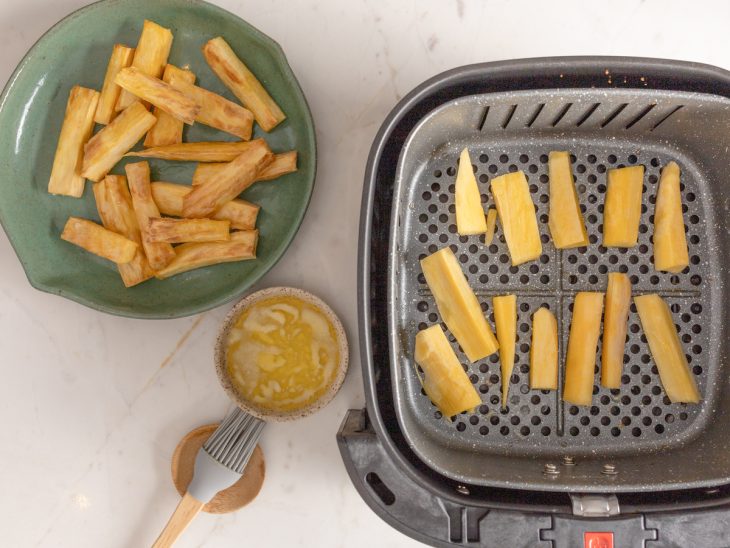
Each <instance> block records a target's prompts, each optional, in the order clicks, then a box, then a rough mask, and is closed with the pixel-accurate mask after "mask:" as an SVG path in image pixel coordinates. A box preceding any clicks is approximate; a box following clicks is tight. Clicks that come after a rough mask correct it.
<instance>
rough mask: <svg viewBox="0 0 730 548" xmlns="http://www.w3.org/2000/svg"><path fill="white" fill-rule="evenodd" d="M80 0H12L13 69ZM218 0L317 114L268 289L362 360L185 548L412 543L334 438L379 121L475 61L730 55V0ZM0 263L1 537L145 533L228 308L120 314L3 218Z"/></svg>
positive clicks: (193, 415)
mask: <svg viewBox="0 0 730 548" xmlns="http://www.w3.org/2000/svg"><path fill="white" fill-rule="evenodd" d="M85 3H86V2H84V0H4V1H3V2H1V3H0V81H2V82H4V81H5V80H6V79H7V78H8V77H9V75H10V73H11V72H12V70H13V68H14V67H15V65H16V63H17V62H18V61H19V60H20V58H21V57H22V55H23V54H24V53H25V51H26V50H27V49H28V48H29V47H30V46H31V45H32V44H33V42H34V41H35V40H36V39H37V38H38V37H39V36H40V35H41V34H42V33H43V32H44V31H45V30H46V29H48V28H49V27H50V26H51V25H52V24H53V23H55V22H56V21H57V20H58V19H60V18H61V17H63V16H65V15H67V14H68V13H70V12H71V11H73V10H74V9H76V8H79V7H81V6H82V5H84V4H85ZM216 3H218V4H220V5H221V6H223V7H224V8H226V9H228V10H230V11H232V12H234V13H236V14H238V15H239V16H241V17H243V18H244V19H246V20H248V21H249V22H250V23H252V24H253V25H255V26H257V27H258V28H259V29H261V30H262V31H263V32H265V33H267V34H269V35H270V36H272V37H273V38H274V39H276V40H277V41H278V42H279V43H280V44H281V45H282V46H283V48H284V50H285V51H286V52H287V54H288V57H289V60H290V63H291V65H292V67H293V68H294V71H295V72H296V74H297V76H298V77H299V80H300V82H301V85H302V87H303V88H304V92H305V94H306V95H307V97H308V99H309V103H310V105H311V108H312V111H313V115H314V118H315V123H316V126H317V138H318V148H319V169H318V178H317V185H316V187H315V191H314V196H313V200H312V205H311V207H310V209H309V213H308V215H307V217H306V219H305V221H304V224H303V225H302V227H301V230H300V231H299V234H298V236H297V238H296V240H295V241H294V244H293V246H292V247H291V248H290V250H289V251H288V253H287V255H286V256H285V257H284V259H283V260H282V261H281V262H280V263H279V264H278V265H277V266H276V267H275V268H274V269H273V270H272V271H271V272H270V274H269V275H268V276H266V277H265V279H264V280H263V281H262V282H261V283H260V284H259V287H265V286H269V285H277V284H284V285H292V286H298V287H302V288H305V289H308V290H310V291H313V292H314V293H316V294H318V295H320V296H321V297H322V298H324V299H325V300H326V301H328V302H329V303H330V304H331V306H332V307H333V308H334V309H335V310H336V311H337V312H338V313H339V314H340V315H341V317H342V320H343V322H344V323H345V325H346V328H347V330H348V332H349V336H350V345H351V348H352V358H351V366H350V372H349V374H348V378H347V380H346V383H345V386H344V388H343V389H342V391H341V392H340V394H339V395H338V396H337V398H336V399H335V401H334V402H333V403H332V404H331V405H330V406H329V407H327V408H326V409H325V410H323V411H322V412H320V413H319V414H317V415H315V416H313V417H310V418H308V419H305V420H302V421H301V422H297V423H292V424H274V425H271V426H269V427H267V428H266V430H265V433H264V436H263V438H262V446H263V448H264V452H265V455H266V466H267V472H266V481H265V483H264V487H263V489H262V491H261V493H260V495H259V496H258V498H257V499H256V500H255V501H254V502H252V503H251V504H250V505H249V506H248V507H246V508H245V509H243V510H242V511H240V512H238V513H235V514H230V515H224V516H211V515H205V514H202V515H200V516H199V517H198V518H197V519H196V521H195V522H194V523H193V524H192V525H191V527H190V529H189V530H188V531H187V532H186V533H185V535H184V537H183V538H182V539H181V541H180V543H179V546H181V547H192V546H211V547H212V546H255V547H263V546H295V545H297V546H317V547H318V548H325V547H330V546H332V547H334V546H337V547H340V546H347V547H358V546H362V547H369V546H379V547H387V546H415V545H416V543H415V542H414V541H412V540H410V539H408V538H406V537H404V536H403V535H401V534H400V533H398V532H396V531H395V530H393V529H391V528H390V527H389V526H388V525H386V524H385V523H384V522H382V521H381V520H380V519H379V518H378V517H376V515H375V514H374V513H373V512H371V511H370V510H369V508H368V507H367V506H366V505H365V504H364V502H363V501H362V500H361V499H360V497H359V495H358V494H357V492H356V491H355V489H354V488H353V487H352V485H351V483H350V480H349V478H348V477H347V474H346V472H345V469H344V466H343V465H342V461H341V460H340V456H339V452H338V450H337V445H336V442H335V433H336V431H337V429H338V427H339V425H340V423H341V421H342V418H343V416H344V414H345V411H346V410H347V409H348V408H359V407H362V406H363V404H364V400H363V395H362V381H361V377H360V361H359V355H358V340H357V336H356V335H357V317H356V253H357V231H358V226H357V223H358V216H359V208H360V191H361V186H362V175H363V170H364V165H365V159H366V156H367V153H368V149H369V147H370V143H371V141H372V139H373V137H374V135H375V132H376V131H377V129H378V126H379V124H380V123H381V122H382V120H383V118H384V117H385V115H386V114H387V113H388V111H389V110H390V109H391V108H392V107H393V106H394V104H395V103H396V102H397V100H398V99H400V98H401V97H402V96H403V95H404V94H406V93H407V92H408V91H409V90H410V89H412V88H413V87H414V86H416V85H417V84H418V83H420V82H421V81H422V80H424V79H426V78H428V77H430V76H432V75H434V74H436V73H438V72H440V71H443V70H446V69H449V68H452V67H456V66H459V65H463V64H467V63H474V62H478V61H491V60H498V59H510V58H519V57H534V56H542V55H577V54H603V55H638V56H654V57H666V58H676V59H686V60H692V61H702V62H706V63H711V64H715V65H718V66H721V67H725V68H730V55H729V54H730V50H729V49H728V46H727V39H726V31H727V29H726V28H725V27H726V25H727V22H728V21H730V3H727V2H723V1H717V2H709V1H708V2H704V3H695V4H690V3H687V2H686V1H684V0H679V1H675V2H670V1H667V0H646V1H645V0H631V1H628V0H627V1H616V2H611V3H610V4H608V3H598V2H596V3H589V2H585V1H583V0H575V1H552V2H519V1H507V0H500V1H497V0H493V1H489V2H487V1H476V0H454V1H447V0H420V1H418V2H416V1H405V0H403V1H398V2H393V1H386V0H371V1H359V0H357V1H349V2H339V1H337V0H301V1H296V2H294V1H291V0H266V1H265V2H253V1H243V0H216ZM588 6H590V10H589V9H587V7H588ZM0 261H1V262H2V276H0V379H1V380H0V427H1V429H2V432H3V443H2V444H0V478H1V479H2V488H1V489H0V535H1V536H2V540H0V544H2V546H4V547H16V546H18V547H20V546H23V547H24V546H36V545H37V546H47V547H66V546H69V547H71V546H73V547H85V546H95V547H97V546H144V545H148V544H149V543H150V542H151V541H152V540H154V538H155V537H156V534H157V533H158V531H159V530H160V528H161V527H162V525H163V524H164V522H165V521H166V519H167V517H168V515H169V513H170V512H171V511H172V510H173V508H174V507H175V505H176V503H177V501H178V496H177V494H176V492H175V490H174V488H173V487H172V484H171V481H170V456H171V453H172V451H173V449H174V447H175V445H176V443H177V441H178V440H179V439H180V437H181V436H182V435H184V434H185V433H186V432H187V431H189V430H190V429H192V428H193V427H195V426H198V425H201V424H205V423H208V422H212V421H214V420H217V419H220V418H221V417H222V416H223V415H224V414H225V412H226V409H227V408H228V406H229V404H228V401H227V400H226V398H225V396H224V394H223V392H222V390H221V389H220V388H219V386H218V383H217V381H216V378H215V375H214V374H213V369H212V363H211V362H212V356H211V355H212V345H213V339H214V335H215V332H216V329H217V327H218V324H219V322H220V321H221V319H222V318H223V316H224V315H225V313H226V311H227V309H228V307H227V306H224V307H221V308H219V309H217V310H213V311H211V312H208V313H205V314H202V315H200V316H197V317H192V318H187V319H181V320H174V321H154V322H153V321H147V322H145V321H134V320H128V319H123V318H116V317H112V316H108V315H104V314H101V313H97V312H94V311H92V310H89V309H86V308H84V307H82V306H80V305H77V304H75V303H72V302H70V301H66V300H64V299H61V298H59V297H55V296H51V295H47V294H44V293H40V292H38V291H35V290H34V289H32V288H31V287H30V285H29V284H28V282H27V281H26V279H25V276H24V274H23V271H22V269H21V267H20V264H19V262H18V261H17V260H16V258H15V255H14V253H13V251H12V249H11V247H10V244H9V243H8V241H7V239H6V237H5V235H4V234H1V235H0ZM130 341H134V342H133V344H130Z"/></svg>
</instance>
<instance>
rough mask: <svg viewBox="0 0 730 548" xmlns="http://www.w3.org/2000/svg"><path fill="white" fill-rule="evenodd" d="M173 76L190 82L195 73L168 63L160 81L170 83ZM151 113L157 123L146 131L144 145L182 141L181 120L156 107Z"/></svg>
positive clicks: (170, 143) (150, 145)
mask: <svg viewBox="0 0 730 548" xmlns="http://www.w3.org/2000/svg"><path fill="white" fill-rule="evenodd" d="M173 78H175V79H178V80H180V81H185V82H189V83H191V84H192V83H193V82H195V74H193V73H192V72H190V71H189V70H184V69H181V68H178V67H176V66H175V65H169V64H168V65H167V66H166V67H165V73H164V74H163V75H162V81H163V82H167V83H168V84H170V83H171V80H172V79H173ZM153 114H154V115H155V116H156V117H157V123H156V124H155V125H154V126H152V129H151V130H149V131H148V132H147V137H145V139H144V146H146V147H158V146H162V145H174V144H175V143H182V134H183V122H182V120H178V119H177V118H175V117H174V116H172V115H171V114H168V113H167V112H165V111H164V110H162V109H160V108H158V107H155V110H154V111H153Z"/></svg>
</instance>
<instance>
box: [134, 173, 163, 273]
mask: <svg viewBox="0 0 730 548" xmlns="http://www.w3.org/2000/svg"><path fill="white" fill-rule="evenodd" d="M125 170H126V172H127V180H128V181H129V190H130V192H131V193H132V204H133V205H134V212H135V214H136V215H137V222H138V223H139V228H140V230H141V232H142V246H143V247H144V251H145V253H146V254H147V260H148V261H149V262H150V266H151V267H152V268H153V269H154V270H156V271H157V270H160V269H162V268H164V267H165V266H167V265H168V264H169V263H170V261H172V260H173V259H174V258H175V250H174V249H173V248H172V246H171V245H170V244H168V243H163V242H153V241H151V240H150V239H149V233H148V228H149V220H150V219H151V218H153V217H159V216H160V210H159V209H157V205H156V204H155V201H154V200H153V199H152V191H151V190H150V166H149V164H148V163H147V162H137V163H136V164H127V165H126V166H125Z"/></svg>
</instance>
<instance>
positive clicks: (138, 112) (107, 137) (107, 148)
mask: <svg viewBox="0 0 730 548" xmlns="http://www.w3.org/2000/svg"><path fill="white" fill-rule="evenodd" d="M156 121H157V118H155V116H154V115H153V114H151V113H149V112H147V109H146V108H144V106H142V103H140V102H139V101H137V102H135V103H132V104H131V105H130V106H129V108H127V110H125V111H124V112H122V113H121V114H120V115H119V116H117V117H116V118H114V120H113V121H112V123H111V124H109V125H108V126H106V127H105V128H104V129H102V130H101V131H100V132H99V133H97V134H96V135H94V136H93V137H92V138H91V139H90V140H89V142H88V143H86V146H85V147H84V163H83V169H82V172H81V174H82V175H83V176H84V177H86V178H87V179H91V180H92V181H95V182H98V181H101V180H102V179H103V178H104V176H105V175H106V174H107V173H109V171H110V170H111V169H112V168H113V167H114V165H115V164H116V163H117V162H118V161H119V160H121V159H122V156H124V153H125V152H127V151H128V150H129V149H130V148H132V147H133V146H134V145H135V144H136V143H137V141H139V140H140V139H141V138H142V136H143V135H144V134H145V133H146V132H147V130H148V129H150V128H151V127H152V126H153V125H154V124H155V122H156Z"/></svg>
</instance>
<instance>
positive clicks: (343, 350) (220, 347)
mask: <svg viewBox="0 0 730 548" xmlns="http://www.w3.org/2000/svg"><path fill="white" fill-rule="evenodd" d="M271 297H295V298H298V299H301V300H303V301H304V302H307V303H310V304H312V305H313V306H315V307H317V308H318V309H319V310H321V311H322V313H323V314H324V315H325V316H327V318H328V319H329V321H330V322H331V323H332V326H333V327H334V329H335V334H336V337H337V345H338V350H339V355H340V361H339V363H338V364H337V373H336V374H335V379H334V381H333V382H332V384H331V385H330V386H329V388H328V389H327V391H326V392H325V393H324V394H323V395H322V397H321V398H319V399H318V400H316V401H314V402H312V403H311V404H309V405H308V406H306V407H303V408H301V409H297V410H295V411H288V412H280V411H272V410H271V409H262V408H261V407H258V406H256V405H255V404H253V403H251V402H250V401H248V400H247V399H246V398H244V397H243V395H242V394H241V393H240V392H239V391H238V390H237V389H236V387H235V386H234V384H233V382H232V381H231V378H230V376H229V375H228V367H227V364H226V346H227V344H226V343H227V341H228V334H229V333H230V331H231V328H232V327H233V325H234V324H235V323H236V320H237V319H238V317H239V316H240V315H241V314H242V313H243V311H244V310H245V309H246V308H247V307H249V306H251V305H253V304H255V303H257V302H259V301H262V300H264V299H268V298H271ZM348 362H349V348H348V345H347V337H346V336H345V330H344V329H343V327H342V323H341V322H340V319H339V318H338V317H337V315H336V314H335V313H334V312H333V311H332V309H331V308H330V307H329V306H327V304H326V303H325V302H324V301H322V299H320V298H319V297H315V296H314V295H312V294H311V293H308V292H307V291H304V290H302V289H296V288H294V287H269V288H268V289H262V290H261V291H257V292H255V293H251V294H250V295H248V296H246V297H244V298H243V299H241V300H240V301H238V303H236V304H235V305H234V306H233V308H232V309H231V311H230V312H229V313H228V315H227V316H226V318H225V319H224V320H223V325H222V326H221V330H220V333H219V334H218V339H217V340H216V344H215V370H216V373H217V375H218V380H219V381H220V383H221V385H222V386H223V389H224V390H225V391H226V394H228V396H229V397H230V398H231V399H232V400H233V401H234V402H235V404H236V405H238V407H240V408H241V409H242V410H244V411H246V412H247V413H250V414H251V415H253V416H254V417H257V418H259V419H261V420H265V421H290V420H294V419H299V418H302V417H305V416H307V415H311V414H312V413H314V412H316V411H319V410H320V409H322V408H323V407H324V406H325V405H327V404H328V403H329V402H331V401H332V399H333V398H334V397H335V394H337V392H338V391H339V389H340V387H341V386H342V383H343V381H344V380H345V374H346V373H347V366H348Z"/></svg>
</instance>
